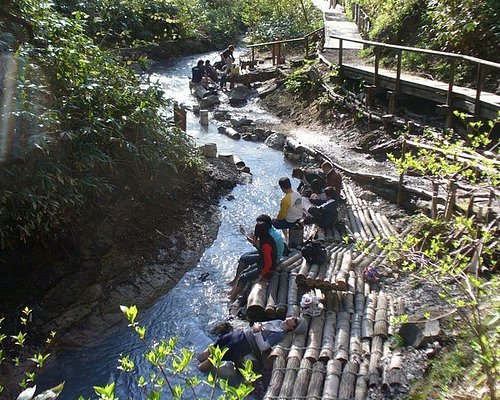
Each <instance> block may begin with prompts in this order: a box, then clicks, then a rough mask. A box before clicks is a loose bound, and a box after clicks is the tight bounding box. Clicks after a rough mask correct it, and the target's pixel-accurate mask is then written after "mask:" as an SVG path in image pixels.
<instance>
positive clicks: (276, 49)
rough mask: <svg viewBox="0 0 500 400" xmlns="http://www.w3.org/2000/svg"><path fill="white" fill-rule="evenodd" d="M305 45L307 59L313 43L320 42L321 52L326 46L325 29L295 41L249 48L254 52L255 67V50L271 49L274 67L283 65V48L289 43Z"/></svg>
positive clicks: (252, 58)
mask: <svg viewBox="0 0 500 400" xmlns="http://www.w3.org/2000/svg"><path fill="white" fill-rule="evenodd" d="M300 42H303V43H304V53H305V56H306V58H307V57H308V56H309V53H310V45H311V43H318V42H319V50H322V49H323V46H324V44H325V28H324V27H322V28H319V29H316V30H315V31H313V32H310V33H308V34H307V35H305V36H303V37H299V38H295V39H285V40H275V41H273V42H265V43H256V44H251V45H249V46H248V47H249V48H250V49H251V50H252V56H251V63H252V64H253V65H255V63H256V59H255V49H258V48H262V47H269V48H270V49H271V52H272V59H273V65H279V64H282V63H283V57H282V55H283V46H284V45H285V44H287V43H300Z"/></svg>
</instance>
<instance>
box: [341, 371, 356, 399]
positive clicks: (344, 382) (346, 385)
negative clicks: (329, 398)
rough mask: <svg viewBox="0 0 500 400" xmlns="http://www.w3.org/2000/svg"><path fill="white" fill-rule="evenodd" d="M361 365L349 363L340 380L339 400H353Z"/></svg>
mask: <svg viewBox="0 0 500 400" xmlns="http://www.w3.org/2000/svg"><path fill="white" fill-rule="evenodd" d="M358 368H359V364H358V363H356V362H351V361H349V362H348V363H347V364H346V365H345V367H344V370H343V371H342V378H341V379H340V388H339V400H352V398H353V397H354V389H355V387H354V385H355V384H356V377H357V373H358Z"/></svg>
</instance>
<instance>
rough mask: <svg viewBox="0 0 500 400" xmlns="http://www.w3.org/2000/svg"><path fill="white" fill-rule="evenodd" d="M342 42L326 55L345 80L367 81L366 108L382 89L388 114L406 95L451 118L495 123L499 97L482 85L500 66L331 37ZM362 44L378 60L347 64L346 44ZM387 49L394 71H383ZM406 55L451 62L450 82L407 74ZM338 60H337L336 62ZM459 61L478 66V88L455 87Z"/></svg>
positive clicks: (461, 57)
mask: <svg viewBox="0 0 500 400" xmlns="http://www.w3.org/2000/svg"><path fill="white" fill-rule="evenodd" d="M332 37H333V38H334V39H336V40H337V41H338V43H339V47H338V49H335V50H336V51H335V52H328V51H327V54H328V55H329V56H330V57H328V56H323V57H322V58H323V60H325V61H326V62H327V63H329V64H330V63H336V64H337V65H338V66H339V68H340V74H341V76H342V77H344V78H351V79H362V80H363V81H364V82H365V90H366V105H367V106H368V107H371V106H372V101H373V96H374V94H375V93H376V92H379V91H381V90H385V91H387V95H388V100H389V113H395V112H396V107H397V102H398V100H400V99H402V98H403V97H404V96H414V97H419V98H422V99H426V100H430V101H433V102H435V103H437V104H438V107H439V108H441V109H442V110H443V113H445V114H447V115H448V117H451V115H452V112H453V110H456V109H458V110H461V111H466V112H468V113H471V114H473V115H475V116H479V117H482V118H487V119H491V120H495V119H496V118H497V117H498V111H499V110H500V96H498V95H496V94H494V93H489V92H486V91H483V85H484V81H485V77H486V73H487V71H488V70H495V69H496V70H499V71H500V64H498V63H494V62H491V61H487V60H482V59H479V58H475V57H469V56H464V55H460V54H454V53H446V52H441V51H433V50H427V49H419V48H414V47H405V46H396V45H391V44H385V43H379V42H373V41H369V40H363V39H356V38H348V37H344V36H332ZM345 42H353V43H361V44H362V45H363V46H373V50H374V54H375V61H374V63H373V65H367V64H360V63H353V62H352V61H351V62H347V63H346V62H344V60H343V58H344V57H343V56H344V52H345V49H344V43H345ZM384 49H388V50H391V51H393V52H394V53H395V54H396V55H395V58H396V62H395V64H396V68H395V70H388V69H382V68H380V58H381V53H382V51H383V50H384ZM403 52H408V53H420V54H425V55H427V56H432V57H439V58H440V59H442V60H445V61H447V62H448V64H449V67H450V74H449V77H448V81H447V82H440V81H436V80H431V79H427V78H423V77H421V76H417V75H412V74H409V73H405V72H403V70H402V67H401V61H402V56H403ZM335 58H336V59H335ZM460 62H464V63H465V62H468V63H471V64H473V65H475V66H476V68H477V78H476V82H474V86H475V89H472V88H466V87H461V86H456V85H455V84H454V81H455V70H456V66H457V64H458V63H460Z"/></svg>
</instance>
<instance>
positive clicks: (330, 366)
mask: <svg viewBox="0 0 500 400" xmlns="http://www.w3.org/2000/svg"><path fill="white" fill-rule="evenodd" d="M341 373H342V362H341V361H340V360H328V362H327V364H326V377H325V385H324V386H323V396H322V397H321V399H322V400H337V399H338V393H339V386H340V377H341Z"/></svg>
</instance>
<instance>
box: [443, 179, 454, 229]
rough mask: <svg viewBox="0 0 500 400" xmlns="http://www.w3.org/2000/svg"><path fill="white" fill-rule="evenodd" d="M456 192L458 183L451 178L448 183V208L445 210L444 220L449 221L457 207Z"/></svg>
mask: <svg viewBox="0 0 500 400" xmlns="http://www.w3.org/2000/svg"><path fill="white" fill-rule="evenodd" d="M456 193H457V185H456V183H455V181H453V180H450V183H449V185H448V196H447V198H446V208H445V211H444V220H445V221H449V220H450V219H451V216H452V215H453V209H454V208H455V201H456V198H455V196H456Z"/></svg>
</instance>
